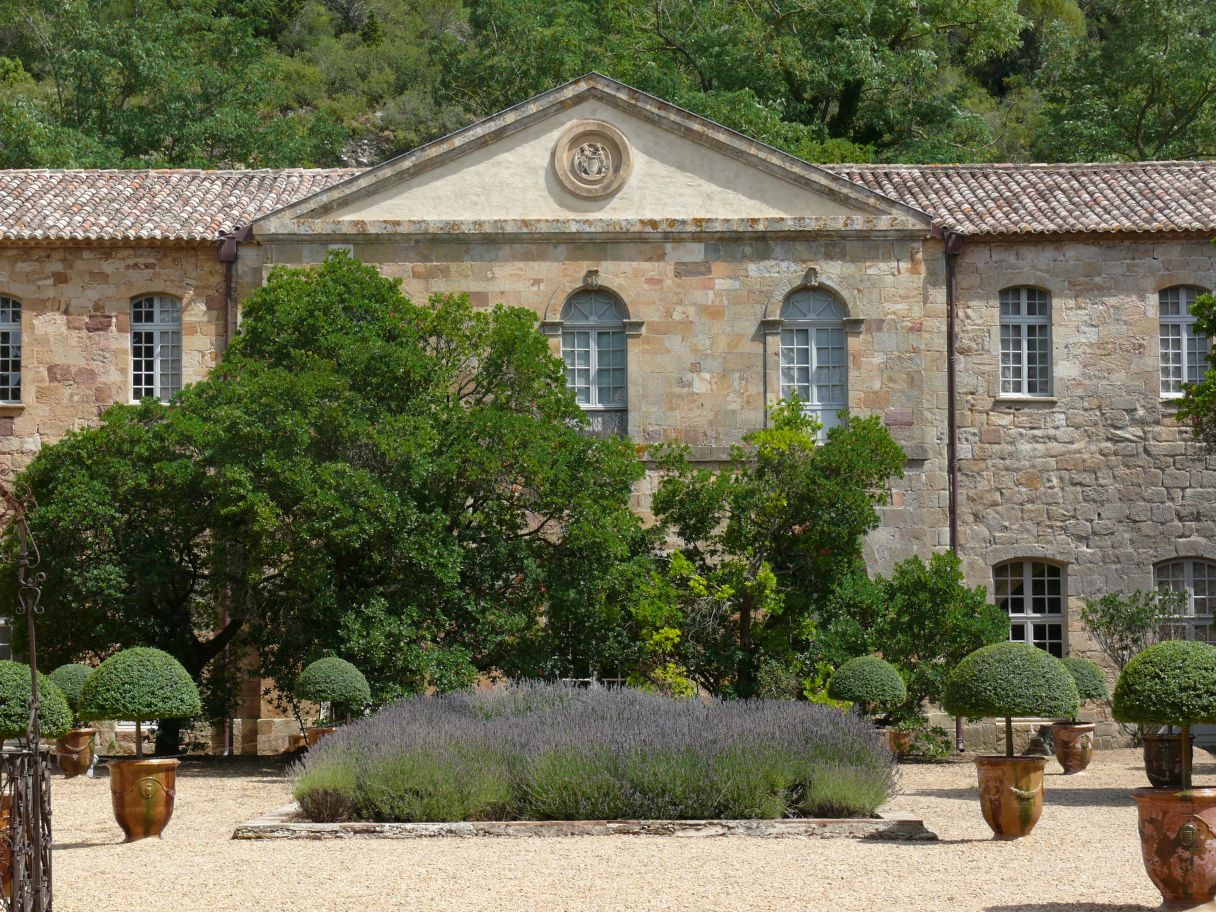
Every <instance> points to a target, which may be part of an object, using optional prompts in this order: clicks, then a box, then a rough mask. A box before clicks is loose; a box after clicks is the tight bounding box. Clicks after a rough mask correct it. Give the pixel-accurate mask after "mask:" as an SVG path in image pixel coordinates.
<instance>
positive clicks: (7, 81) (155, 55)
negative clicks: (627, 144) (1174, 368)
mask: <svg viewBox="0 0 1216 912" xmlns="http://www.w3.org/2000/svg"><path fill="white" fill-rule="evenodd" d="M1214 31H1216V8H1214V7H1213V5H1212V4H1210V3H1200V2H1195V0H939V2H935V3H929V4H918V5H909V4H906V3H900V2H898V0H875V2H870V3H863V4H859V3H853V2H849V0H816V2H810V0H768V2H765V3H752V2H749V0H695V2H694V0H658V2H649V0H594V2H593V0H463V2H462V0H426V2H420V0H141V2H138V3H137V2H134V0H21V2H18V0H2V2H0V165H3V166H7V167H17V166H23V167H35V166H66V165H99V166H114V165H127V166H132V165H203V164H242V165H283V164H296V165H308V164H326V163H334V162H336V161H338V160H339V159H344V160H346V161H349V162H358V163H363V164H368V163H372V162H374V161H376V160H380V159H383V158H385V157H387V156H388V155H390V154H392V153H395V152H400V151H402V150H404V149H405V148H408V147H412V146H415V145H417V144H419V143H420V142H423V141H425V140H428V139H433V138H435V137H438V136H440V135H443V134H445V133H447V132H450V131H451V130H452V129H454V128H456V127H459V126H461V125H463V124H466V123H469V122H470V121H472V120H473V119H475V118H477V117H480V116H484V115H486V114H489V113H492V112H494V111H497V110H499V109H501V108H504V107H507V106H510V105H513V104H515V103H517V102H519V101H521V100H523V99H524V98H526V97H528V96H529V95H532V94H534V93H536V92H540V91H543V90H545V89H549V88H552V87H553V86H555V85H557V84H560V83H562V82H564V81H566V80H568V79H571V78H574V77H576V76H580V75H582V74H583V73H585V72H587V71H589V70H599V71H601V72H604V73H607V74H608V75H610V76H614V77H616V78H618V79H621V80H624V81H625V82H628V83H630V84H633V85H636V86H638V87H639V88H641V89H643V90H646V91H650V92H654V93H656V94H658V95H660V96H662V97H665V98H668V99H670V100H671V101H674V102H676V103H678V104H680V105H683V106H684V107H686V108H689V109H690V110H693V111H695V112H697V113H700V114H704V115H707V116H709V117H712V118H714V119H716V120H719V121H721V122H723V123H725V124H726V125H727V126H730V127H733V128H735V129H738V130H741V131H743V132H745V133H749V134H751V135H754V136H757V137H758V138H760V139H763V140H765V141H767V142H769V143H771V144H773V145H776V146H778V147H780V148H783V149H786V150H788V151H791V152H794V153H795V154H799V155H802V156H805V157H808V158H810V159H812V160H817V161H842V160H862V159H877V160H888V161H973V160H978V161H992V160H1007V159H1011V160H1027V159H1036V160H1057V159H1061V158H1069V159H1075V158H1086V159H1122V158H1135V159H1143V158H1201V157H1205V156H1211V155H1213V154H1216V75H1213V74H1216V42H1213V41H1212V40H1211V39H1212V35H1213V33H1214Z"/></svg>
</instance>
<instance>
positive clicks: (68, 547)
mask: <svg viewBox="0 0 1216 912" xmlns="http://www.w3.org/2000/svg"><path fill="white" fill-rule="evenodd" d="M585 424H586V419H585V417H584V416H583V413H582V412H581V410H580V409H579V408H578V405H577V404H576V403H575V402H574V398H573V396H572V394H571V393H570V392H569V391H568V390H567V389H566V384H565V379H564V375H563V367H562V362H561V360H560V359H558V358H556V357H554V356H553V354H552V353H551V351H550V349H549V343H548V340H547V339H546V338H545V337H544V336H543V335H541V334H540V333H539V332H538V331H537V328H536V319H535V316H534V315H533V314H532V313H531V312H529V311H525V310H522V309H510V308H497V309H495V310H493V311H490V312H481V313H478V312H474V310H473V308H472V306H471V304H470V303H469V301H468V300H467V299H465V298H456V297H452V298H436V299H435V300H434V301H432V302H430V306H424V305H416V304H413V303H411V302H410V301H409V300H407V299H406V298H405V297H404V296H403V295H402V294H401V291H400V288H399V285H398V283H397V282H396V281H395V280H391V279H387V278H384V277H382V276H381V275H380V274H379V273H378V272H377V271H376V270H375V269H373V268H371V267H367V266H363V265H361V264H358V263H356V262H354V261H352V260H351V259H350V258H349V257H346V256H344V255H334V256H332V257H331V258H330V259H329V260H328V261H327V262H326V263H324V264H323V265H321V266H318V267H316V268H312V269H299V270H278V271H276V272H274V273H273V274H272V275H271V276H270V277H269V279H268V281H267V283H266V285H265V286H263V287H262V288H260V289H259V290H258V291H257V292H255V293H254V294H251V295H250V296H249V297H248V298H247V299H246V300H245V302H244V310H243V319H242V326H241V332H240V334H239V335H238V336H237V338H236V339H235V340H234V341H233V344H232V345H231V346H230V347H229V349H228V351H227V352H226V354H225V356H224V359H223V361H222V363H221V364H220V365H219V366H218V367H217V368H216V369H215V370H213V371H212V373H211V374H210V375H209V377H208V378H207V379H206V380H204V381H202V382H199V383H197V384H194V385H193V386H191V387H189V388H188V389H186V390H185V391H183V392H182V394H181V395H180V396H179V397H178V398H177V399H176V400H175V401H174V403H173V404H172V405H169V406H165V405H161V404H159V403H156V402H151V401H146V402H145V403H143V404H142V405H139V406H126V405H119V406H114V407H112V408H110V409H108V410H107V411H106V412H105V414H104V415H103V416H102V419H101V422H100V425H99V426H98V427H94V428H89V429H86V430H81V431H78V432H76V433H73V434H69V435H68V436H67V437H66V438H64V439H63V440H62V441H60V442H58V443H56V444H54V445H51V446H47V447H44V448H43V449H42V450H41V452H40V453H39V454H38V456H37V457H36V458H35V459H34V460H33V461H32V463H31V464H30V466H29V467H28V469H27V470H26V471H25V472H24V473H23V475H22V476H21V484H22V485H23V486H25V487H26V488H27V489H28V490H29V491H30V492H31V493H32V494H34V496H35V497H36V500H37V503H38V507H37V509H36V510H34V511H32V513H31V516H30V523H31V527H32V529H33V531H34V534H35V535H36V536H37V538H38V540H39V542H40V543H42V553H43V565H44V566H45V567H46V568H47V572H48V579H47V583H46V587H45V589H44V592H45V596H44V599H43V601H44V604H46V605H47V607H48V609H49V610H48V611H47V612H46V616H45V619H44V621H43V622H42V623H43V625H44V628H43V629H44V630H45V632H46V638H45V641H44V644H40V645H41V646H42V648H41V652H42V654H43V655H44V657H45V658H47V659H48V660H49V661H52V662H64V661H76V660H79V659H82V658H86V657H91V656H98V657H104V656H106V655H109V654H110V653H112V652H114V651H115V650H116V649H119V648H122V647H125V646H133V645H141V646H142V645H151V646H155V647H157V648H160V649H163V650H165V651H166V652H168V653H170V654H172V655H173V656H175V657H176V658H177V659H178V660H179V661H181V662H182V664H183V665H185V667H186V668H187V669H188V670H189V672H190V674H191V676H193V677H194V679H195V680H196V681H197V682H199V683H200V684H201V685H202V686H203V689H204V693H205V696H206V698H207V712H208V714H209V715H211V716H213V717H218V716H220V715H222V714H223V712H224V711H225V710H226V709H227V708H228V707H230V706H231V705H232V701H233V698H234V694H235V687H234V684H235V682H236V681H237V680H239V679H240V676H241V675H243V674H246V673H247V671H248V668H247V666H246V665H244V664H243V663H244V662H245V661H246V660H247V659H249V658H250V656H251V653H250V650H249V649H248V648H247V647H249V646H253V647H256V650H257V651H256V660H257V661H258V662H259V663H260V667H259V671H260V672H261V673H262V674H263V675H265V676H268V677H271V678H273V679H274V680H275V681H276V682H277V683H278V684H279V690H280V691H281V692H283V693H289V692H290V691H291V686H292V684H293V683H294V682H295V679H296V677H297V676H298V675H299V673H300V671H301V669H302V668H303V667H304V666H305V665H307V664H308V663H309V662H310V661H312V660H314V659H317V658H320V657H322V656H325V655H335V654H337V655H342V656H344V657H346V658H348V659H349V660H351V661H353V662H355V663H356V664H357V665H358V667H359V668H360V669H361V670H362V671H363V673H364V674H365V675H366V676H367V677H368V679H369V681H370V683H371V685H372V692H373V696H374V698H375V699H376V700H377V701H383V700H387V699H391V698H394V697H396V696H399V695H401V694H406V693H414V692H418V691H420V690H423V689H425V688H428V687H434V688H437V689H440V690H445V689H452V688H455V687H461V686H464V685H466V684H469V683H471V682H472V681H474V680H475V679H476V678H477V676H478V675H479V674H480V673H481V672H483V671H487V672H493V671H496V670H503V671H505V672H507V673H509V674H515V675H531V676H535V675H540V674H554V675H561V676H569V675H570V674H571V672H573V671H576V670H578V669H581V670H582V671H581V673H582V674H585V673H586V669H587V668H588V667H589V666H595V665H607V664H609V663H611V662H613V661H616V659H615V657H614V655H615V654H614V652H613V651H614V650H619V649H620V648H621V646H620V643H619V639H620V636H619V632H620V631H621V630H622V620H621V618H622V612H623V610H624V609H623V608H622V606H621V601H622V600H621V599H620V597H619V595H618V594H617V593H619V591H620V590H621V588H622V587H624V586H625V581H627V580H628V579H630V578H631V576H632V575H634V574H635V573H636V571H635V569H634V568H635V563H636V564H637V565H640V566H643V567H649V563H648V558H647V555H648V553H649V550H650V545H649V539H648V538H647V537H646V535H644V534H643V532H642V530H641V525H640V522H639V520H638V519H637V517H636V516H634V515H633V514H632V513H631V512H630V510H629V497H630V493H631V490H632V486H633V484H634V482H635V481H636V480H637V479H638V478H639V477H640V475H641V466H640V463H639V461H638V459H637V457H636V453H635V450H634V448H633V445H632V444H631V443H629V442H628V441H624V440H620V439H617V438H613V439H598V438H594V437H591V436H589V435H587V434H585V433H584V432H583V428H584V427H585ZM9 534H10V539H9V546H10V547H12V546H13V545H12V539H11V535H12V532H11V530H10V533H9ZM3 582H4V584H5V585H6V586H8V587H10V588H11V587H12V586H13V585H15V582H14V580H13V578H12V573H11V572H9V573H8V574H7V576H6V577H5V578H4V579H3ZM600 631H605V632H606V633H603V634H601V633H600ZM167 731H171V727H170V726H164V725H162V726H160V727H159V729H158V738H161V737H162V735H163V733H165V732H167ZM162 740H163V741H164V742H165V743H163V744H162V743H158V749H160V750H162V751H172V750H174V749H175V747H174V745H172V744H170V743H168V742H169V741H171V740H172V737H171V736H168V735H165V736H164V737H163V738H162Z"/></svg>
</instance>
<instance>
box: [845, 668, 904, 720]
mask: <svg viewBox="0 0 1216 912" xmlns="http://www.w3.org/2000/svg"><path fill="white" fill-rule="evenodd" d="M828 696H829V697H831V698H832V699H833V700H848V701H849V702H850V703H856V704H858V705H859V706H860V707H861V710H862V712H863V713H865V714H866V715H869V714H870V713H871V712H873V711H874V710H875V709H876V708H880V707H886V708H890V707H894V706H898V705H899V704H900V703H903V702H904V700H906V699H908V688H907V686H906V685H905V684H904V679H903V677H902V676H901V675H900V673H899V669H897V668H896V667H895V666H894V665H892V664H891V663H890V662H888V661H886V660H885V659H880V658H879V657H878V656H858V657H857V658H855V659H849V661H847V662H845V663H844V664H843V665H841V666H840V667H839V668H837V669H836V672H835V674H833V675H832V679H831V681H829V682H828Z"/></svg>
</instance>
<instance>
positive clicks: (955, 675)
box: [942, 643, 1080, 751]
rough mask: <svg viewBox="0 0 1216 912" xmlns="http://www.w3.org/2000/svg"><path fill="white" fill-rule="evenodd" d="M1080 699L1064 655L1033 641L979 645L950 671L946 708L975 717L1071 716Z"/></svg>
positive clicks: (1042, 717) (1055, 717)
mask: <svg viewBox="0 0 1216 912" xmlns="http://www.w3.org/2000/svg"><path fill="white" fill-rule="evenodd" d="M1079 705H1080V697H1079V695H1078V694H1077V685H1076V684H1075V683H1073V679H1072V675H1070V674H1069V673H1068V672H1067V671H1066V670H1065V669H1064V666H1063V665H1061V664H1060V660H1059V659H1057V658H1055V657H1054V656H1052V655H1049V654H1048V653H1046V652H1044V651H1043V650H1042V649H1039V648H1038V647H1036V646H1031V645H1030V644H1029V643H996V644H994V645H992V646H985V647H983V648H982V649H977V650H976V651H975V652H973V653H971V655H969V656H967V657H966V658H965V659H963V660H962V661H961V662H959V664H958V665H957V667H955V669H954V670H953V671H951V672H950V676H949V677H948V678H947V679H946V689H945V693H944V694H943V699H942V706H943V708H944V709H945V710H946V712H948V713H950V714H951V715H954V716H967V717H968V718H972V719H979V718H992V717H995V718H1004V719H1006V720H1009V719H1010V718H1011V717H1014V716H1029V717H1031V718H1039V719H1072V718H1074V717H1075V716H1076V713H1077V709H1078V708H1079ZM1006 750H1007V751H1011V750H1012V744H1007V745H1006Z"/></svg>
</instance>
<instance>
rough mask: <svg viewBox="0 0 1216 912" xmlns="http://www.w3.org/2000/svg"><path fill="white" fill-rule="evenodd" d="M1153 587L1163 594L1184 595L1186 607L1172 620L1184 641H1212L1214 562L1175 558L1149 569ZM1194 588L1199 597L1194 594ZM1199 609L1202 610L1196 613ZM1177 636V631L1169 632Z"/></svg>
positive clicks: (1215, 591) (1215, 609)
mask: <svg viewBox="0 0 1216 912" xmlns="http://www.w3.org/2000/svg"><path fill="white" fill-rule="evenodd" d="M1153 585H1154V586H1156V587H1157V588H1158V589H1159V590H1161V591H1163V592H1185V593H1186V608H1185V609H1184V611H1183V613H1182V614H1181V615H1179V616H1178V617H1177V618H1176V619H1175V623H1176V625H1177V627H1179V628H1181V629H1182V630H1184V631H1185V635H1186V639H1188V640H1196V639H1199V640H1203V641H1204V642H1212V641H1213V639H1214V637H1213V631H1212V615H1213V613H1216V561H1210V560H1204V559H1203V558H1198V557H1179V558H1174V559H1172V560H1167V561H1161V562H1160V563H1159V564H1155V565H1154V566H1153ZM1198 589H1202V594H1200V595H1197V594H1196V592H1197V590H1198ZM1199 609H1202V610H1199ZM1172 632H1173V633H1175V634H1176V633H1177V630H1174V631H1172Z"/></svg>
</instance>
